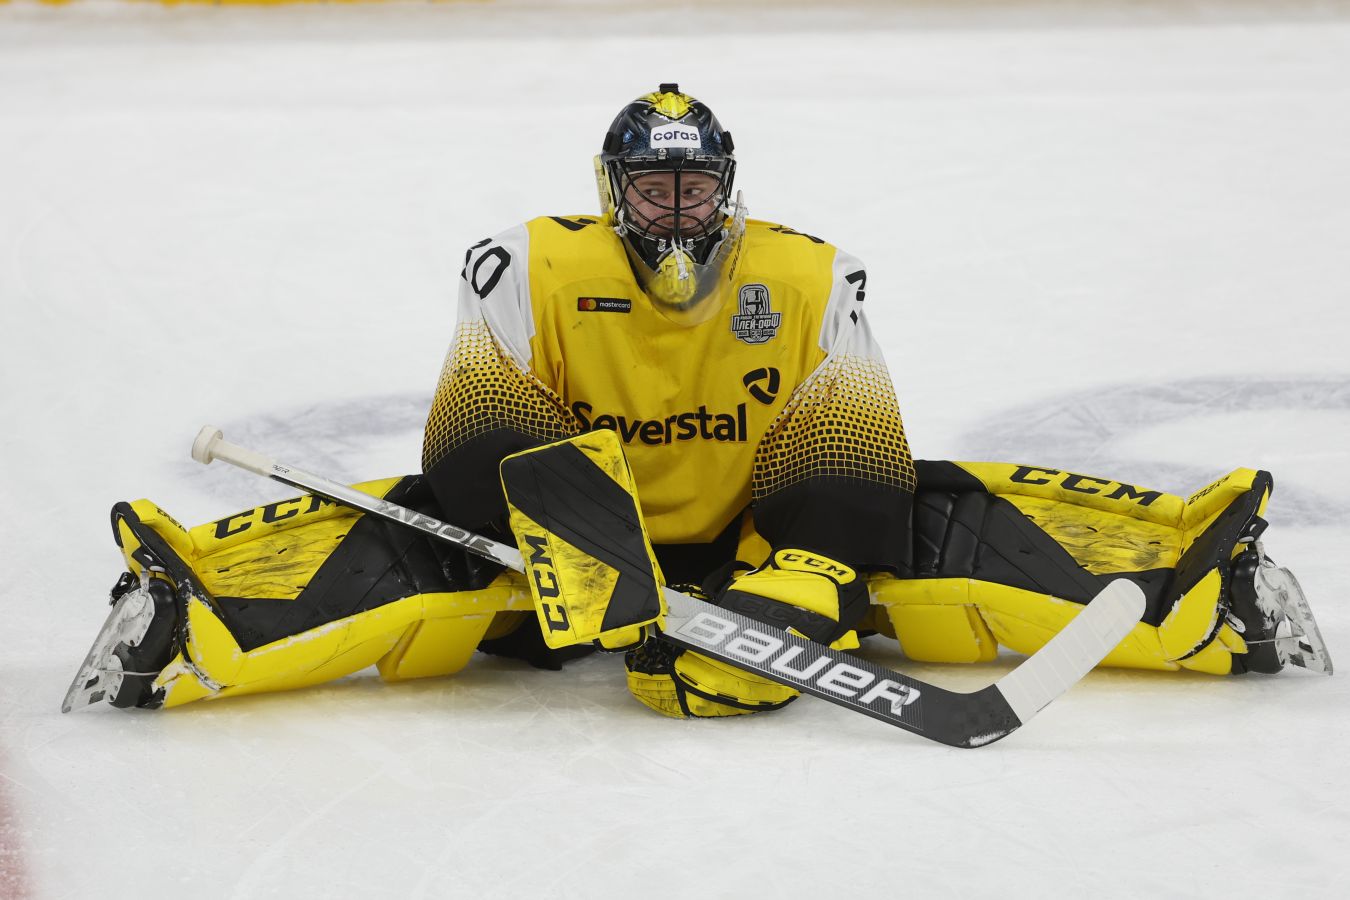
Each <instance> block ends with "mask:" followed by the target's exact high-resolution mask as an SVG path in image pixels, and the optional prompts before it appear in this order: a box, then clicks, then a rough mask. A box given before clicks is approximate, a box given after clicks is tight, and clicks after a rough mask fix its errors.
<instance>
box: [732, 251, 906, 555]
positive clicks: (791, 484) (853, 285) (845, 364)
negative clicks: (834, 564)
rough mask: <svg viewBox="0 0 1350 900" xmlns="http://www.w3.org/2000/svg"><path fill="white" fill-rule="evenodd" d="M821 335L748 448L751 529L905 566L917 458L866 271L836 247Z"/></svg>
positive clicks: (782, 541)
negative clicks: (811, 358) (813, 356)
mask: <svg viewBox="0 0 1350 900" xmlns="http://www.w3.org/2000/svg"><path fill="white" fill-rule="evenodd" d="M832 275H833V282H832V287H831V292H830V297H829V301H828V305H827V308H826V312H825V315H824V317H823V320H822V324H821V328H820V334H819V340H820V349H821V350H822V351H824V353H825V357H824V359H823V360H822V361H821V363H820V364H819V365H818V366H817V367H816V368H815V369H814V370H813V371H812V372H811V374H810V375H809V376H808V377H807V378H806V379H805V380H804V381H803V382H802V383H801V384H799V385H798V386H797V387H796V389H795V390H794V391H793V393H792V395H791V397H789V399H788V402H787V404H786V406H785V407H784V408H783V411H782V413H781V414H780V415H779V416H778V418H777V419H776V420H775V421H774V423H773V424H772V425H771V426H770V428H769V430H768V431H767V432H766V433H765V435H764V437H763V438H762V439H761V440H760V443H759V446H758V447H757V448H756V451H755V460H754V468H753V475H752V481H751V493H752V496H753V499H754V517H755V527H756V530H757V531H758V532H759V533H760V534H761V535H763V536H764V538H765V539H766V540H767V541H768V542H769V543H770V544H771V545H773V546H774V547H801V548H804V549H809V550H814V551H816V552H818V553H824V554H826V555H828V556H831V557H833V558H835V559H838V560H840V561H842V562H847V563H849V564H851V565H853V566H857V567H859V568H864V569H873V570H876V569H886V570H891V571H896V572H902V573H903V572H906V571H908V569H909V557H910V555H911V549H910V543H911V542H910V529H909V525H910V513H911V508H912V505H913V496H914V486H915V477H914V462H913V459H912V458H911V456H910V451H909V443H908V441H907V440H906V438H905V429H904V425H903V424H902V423H901V420H900V407H899V404H898V402H897V401H896V397H895V389H894V387H893V385H892V384H891V377H890V373H889V372H888V371H887V369H886V363H885V361H884V360H883V358H882V353H881V348H880V347H879V346H878V345H877V343H876V340H875V339H874V338H873V336H872V331H871V329H870V328H869V327H868V324H867V318H866V316H865V315H864V313H863V299H864V297H865V295H866V284H867V275H866V272H865V270H864V269H863V267H862V264H861V263H860V262H859V261H858V260H857V259H855V258H854V257H851V256H849V255H848V254H846V253H843V252H842V251H837V252H836V254H835V259H834V262H833V271H832Z"/></svg>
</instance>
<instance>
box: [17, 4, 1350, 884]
mask: <svg viewBox="0 0 1350 900" xmlns="http://www.w3.org/2000/svg"><path fill="white" fill-rule="evenodd" d="M974 6H975V7H976V8H975V9H973V10H967V11H966V12H964V13H961V12H957V11H955V10H953V9H951V8H950V7H921V6H916V5H912V4H899V5H895V6H891V5H887V4H861V5H850V4H848V3H843V4H830V5H829V6H828V7H825V6H823V5H822V7H820V8H818V7H816V6H814V5H811V4H803V3H786V4H782V5H769V4H753V3H749V4H733V5H727V6H716V5H707V4H702V5H700V4H694V5H684V4H669V5H666V6H656V5H653V6H650V7H647V8H646V9H645V11H642V12H632V11H629V10H628V9H627V8H626V7H624V6H620V5H618V4H606V3H584V2H573V3H564V4H560V5H556V6H550V5H547V4H529V3H510V2H508V3H500V4H492V3H473V4H439V5H434V6H432V5H422V4H414V5H403V6H398V5H396V6H390V7H380V8H370V7H348V6H344V5H335V6H306V7H304V8H286V9H215V8H174V9H162V8H159V7H158V6H152V5H139V4H132V5H123V4H104V3H84V4H76V5H74V6H70V7H61V8H49V7H38V6H28V5H11V4H5V5H0V373H3V381H2V382H0V462H2V463H3V480H0V491H2V493H0V499H3V502H4V515H3V517H0V563H3V568H0V608H3V610H4V612H5V614H4V616H3V619H2V620H0V621H3V625H0V636H3V641H0V897H6V898H9V897H35V898H87V897H128V898H130V897H136V898H141V897H165V896H179V897H190V898H192V900H206V898H216V897H220V898H235V897H238V898H254V897H279V898H280V897H285V898H290V897H300V896H319V897H428V898H430V897H437V898H439V897H513V898H514V897H556V898H570V897H577V898H583V897H584V898H595V897H614V898H632V900H648V898H665V897H671V898H682V897H699V898H703V897H707V898H714V897H767V896H781V897H819V896H840V897H849V898H855V897H856V898H862V897H879V896H886V897H1040V896H1066V897H1068V896H1080V897H1083V896H1095V897H1142V896H1155V897H1180V896H1203V897H1225V898H1243V897H1252V898H1256V897H1260V898H1271V897H1299V898H1306V897H1315V896H1328V895H1330V894H1331V893H1334V892H1335V891H1336V890H1337V888H1336V887H1335V886H1337V885H1342V884H1344V883H1345V882H1346V880H1347V876H1350V863H1348V862H1347V859H1348V858H1350V857H1347V854H1346V852H1345V841H1346V837H1347V835H1350V810H1348V809H1347V800H1350V796H1348V791H1347V788H1350V761H1347V756H1346V749H1345V748H1346V741H1347V738H1350V686H1348V685H1350V680H1347V679H1350V675H1347V674H1341V675H1337V676H1335V677H1333V678H1330V679H1325V678H1318V677H1315V676H1310V675H1307V674H1306V673H1304V672H1300V671H1295V672H1291V673H1286V674H1283V675H1280V676H1278V677H1273V678H1261V677H1256V676H1250V677H1245V678H1212V677H1206V676H1201V675H1189V674H1181V675H1159V674H1146V673H1139V672H1128V671H1119V670H1115V671H1111V670H1107V671H1098V672H1094V673H1093V674H1091V675H1089V676H1088V678H1087V679H1086V680H1085V681H1084V682H1083V683H1082V684H1081V685H1080V686H1078V687H1076V688H1075V689H1074V690H1073V691H1071V692H1070V693H1069V694H1068V695H1067V696H1065V697H1064V698H1062V699H1061V700H1059V701H1057V702H1056V703H1055V704H1054V705H1053V706H1052V707H1050V708H1049V709H1048V710H1046V711H1045V712H1044V713H1043V714H1042V715H1041V716H1039V717H1038V718H1037V719H1036V720H1035V721H1034V722H1032V723H1031V724H1029V725H1028V726H1027V727H1026V728H1024V729H1022V730H1021V731H1019V732H1018V733H1017V734H1015V735H1013V736H1012V737H1010V738H1009V739H1008V740H1006V741H1003V742H1001V743H998V744H996V745H993V746H991V747H988V748H985V749H982V750H978V751H958V750H952V749H947V748H945V747H941V746H938V745H934V744H929V743H928V742H926V741H922V740H920V739H917V738H915V737H912V736H910V735H907V734H904V733H902V732H899V731H894V730H891V729H887V728H886V727H884V726H882V725H879V724H877V723H875V722H873V721H871V720H868V719H865V718H862V717H859V716H856V715H851V714H849V713H847V712H845V711H842V710H840V709H837V708H835V707H832V706H828V705H826V704H823V703H820V702H816V701H813V700H810V699H803V700H802V701H800V702H798V703H796V704H794V705H793V706H791V707H789V708H788V709H786V710H784V711H782V712H780V713H776V714H773V715H768V716H760V717H754V718H750V719H746V720H738V721H714V722H676V721H670V720H665V719H662V718H660V717H658V716H656V715H654V714H652V713H649V712H647V711H646V710H644V709H643V708H641V707H640V706H638V705H637V704H636V703H635V702H633V701H632V700H631V699H630V698H629V697H628V696H627V693H626V691H625V689H624V686H623V677H622V664H621V661H620V660H619V659H618V658H614V657H606V658H594V657H592V658H590V659H587V660H584V661H582V662H581V663H579V664H577V665H575V666H572V667H570V668H569V669H568V670H566V671H564V672H563V673H547V672H538V671H534V670H531V669H529V668H527V667H525V666H523V665H517V664H515V663H512V662H508V661H503V660H499V659H488V658H481V657H480V658H478V659H476V660H475V661H474V662H473V663H472V664H471V665H470V666H469V668H468V669H467V670H466V671H465V672H464V673H463V674H462V675H460V676H458V677H456V678H453V679H443V680H433V681H428V682H425V683H416V684H403V685H384V684H382V683H381V682H380V681H379V680H378V679H377V678H376V677H374V674H373V673H365V674H362V675H359V676H355V677H352V678H348V679H345V680H343V681H340V682H337V683H333V684H330V685H327V686H324V687H321V688H317V689H311V690H307V691H301V692H295V693H291V694H285V695H271V696H258V697H252V698H243V699H238V700H233V701H223V702H220V703H200V704H196V705H193V706H189V707H185V708H182V709H179V710H174V711H171V712H167V713H148V714H134V713H132V714H128V713H124V712H119V711H115V710H112V709H109V708H95V709H91V710H87V711H85V712H83V713H81V714H78V715H69V716H62V715H60V714H59V712H58V706H59V703H60V700H61V697H62V694H63V692H64V690H65V688H66V686H67V684H68V683H69V680H70V678H71V677H72V675H73V674H74V671H75V669H76V667H77V665H78V663H79V661H80V659H81V658H82V657H83V655H84V653H85V651H86V650H87V648H88V645H89V642H90V640H91V639H92V638H93V635H94V633H95V631H96V630H97V628H98V626H99V624H100V622H101V621H102V618H103V616H104V612H105V608H106V607H105V602H106V594H107V590H108V588H109V587H110V586H111V585H112V583H113V581H114V580H115V579H116V576H117V575H118V573H119V572H120V571H121V564H120V555H119V554H118V552H117V551H116V549H115V547H114V546H113V543H112V541H111V537H110V534H109V529H108V524H107V511H108V509H109V508H110V506H111V505H112V504H113V503H114V502H115V501H118V500H130V499H135V498H138V497H149V498H151V499H153V500H154V501H156V502H157V503H158V504H160V505H161V506H162V507H164V508H165V509H166V510H168V511H169V512H171V513H173V514H174V515H175V516H176V517H177V518H178V519H179V520H180V521H183V522H184V523H186V524H189V525H191V524H196V523H198V522H202V521H207V520H209V519H213V518H217V517H219V516H221V515H224V514H227V513H229V512H232V511H235V510H238V509H243V508H246V507H249V506H252V505H254V504H255V503H257V502H259V501H262V500H268V499H275V498H278V497H281V496H285V495H286V494H285V492H284V491H283V489H281V488H279V487H275V486H270V485H269V484H267V483H263V482H259V481H257V480H254V479H251V478H250V477H249V476H246V475H243V474H239V473H236V472H232V471H227V470H225V469H223V468H222V467H220V466H213V467H212V468H211V469H203V468H201V467H200V466H197V465H196V464H194V463H192V462H191V461H190V460H189V459H188V454H187V451H188V446H189V444H190V443H191V440H192V438H193V436H194V435H195V434H196V432H197V429H198V427H199V426H201V425H202V424H203V423H205V422H213V423H214V424H217V425H220V426H222V427H223V428H224V429H225V431H226V434H227V436H229V437H230V438H231V439H234V440H237V441H238V442H240V443H244V444H252V445H254V446H256V447H257V448H259V449H262V450H266V451H268V452H271V453H273V454H275V455H277V456H278V457H281V458H283V459H287V460H289V461H292V462H294V463H296V464H298V465H301V466H305V467H307V468H311V469H314V470H318V471H322V472H325V473H327V474H329V475H332V476H333V477H337V478H341V479H348V480H360V479H368V478H375V477H381V476H386V475H394V474H402V473H407V472H411V471H414V470H416V468H417V467H418V460H419V450H420V438H421V424H422V417H423V415H424V413H425V409H426V407H427V404H428V403H429V400H430V395H431V390H432V388H433V386H434V382H435V379H436V375H437V372H438V370H439V367H440V364H441V359H442V355H443V353H444V351H445V347H446V344H447V341H448V339H449V337H450V335H451V329H452V324H453V315H454V304H453V297H454V291H455V283H456V278H457V276H458V270H459V266H460V265H461V261H462V258H463V251H464V248H465V247H466V246H467V245H469V244H471V243H473V242H475V241H477V240H478V239H480V238H482V237H485V236H487V235H489V234H492V233H495V232H498V231H501V230H502V229H504V228H506V227H508V226H510V225H512V224H514V223H516V222H518V221H521V220H523V219H525V218H528V217H532V216H535V215H540V214H570V213H587V212H592V211H594V209H595V206H596V200H595V196H594V187H593V179H592V176H591V162H590V160H591V156H592V155H593V154H594V153H595V152H596V149H597V147H598V145H599V142H600V139H601V137H602V136H603V133H604V130H605V128H606V126H607V125H608V123H609V121H610V119H611V117H612V116H613V115H614V113H615V112H616V111H617V110H618V108H619V107H620V106H621V105H622V104H624V103H625V102H627V101H628V100H630V99H631V98H633V97H634V96H636V95H638V94H640V93H645V92H647V91H649V90H651V89H654V88H655V86H656V85H657V84H658V83H659V82H662V81H678V82H679V83H680V84H681V86H682V87H683V88H684V89H686V90H687V91H689V92H690V93H693V94H694V95H696V96H698V97H700V98H701V99H704V100H705V101H707V102H708V103H709V104H710V105H711V106H712V108H713V109H714V110H715V111H716V112H717V114H718V116H719V117H720V118H721V120H722V122H723V123H724V124H725V125H726V126H727V127H728V128H729V129H730V130H731V131H732V132H733V133H734V134H735V136H736V144H737V152H738V157H739V160H740V162H739V166H740V168H739V173H738V184H739V186H740V187H741V188H742V189H743V190H744V191H745V196H746V200H747V202H748V204H749V206H750V210H751V213H752V215H754V216H755V217H758V218H765V219H770V220H776V221H779V222H783V223H785V224H788V225H791V226H793V227H795V228H798V229H801V230H804V231H808V232H810V233H812V234H819V235H821V236H823V237H825V238H827V239H828V240H830V241H832V242H834V243H836V244H838V245H840V246H842V247H845V248H847V249H848V250H849V251H850V252H852V253H854V254H855V255H857V256H859V257H861V258H862V259H863V260H865V261H866V262H867V263H868V269H869V280H868V303H867V305H868V307H869V313H870V315H871V316H872V324H873V327H874V329H875V331H876V332H877V334H878V336H879V338H880V340H881V342H882V344H883V346H884V347H885V349H886V351H887V355H888V359H889V362H890V366H891V370H892V374H893V377H894V379H895V383H896V386H897V390H898V392H899V395H900V403H901V408H902V410H903V411H904V414H905V422H906V426H907V429H908V433H909V437H910V441H911V444H912V446H913V448H914V452H915V455H916V456H918V457H921V458H927V459H971V460H1002V461H1017V462H1025V463H1029V464H1039V465H1049V466H1053V467H1056V468H1060V469H1066V470H1072V471H1077V472H1084V473H1088V474H1094V475H1105V476H1107V477H1111V478H1115V479H1120V480H1125V481H1128V482H1130V483H1132V484H1140V485H1147V486H1149V487H1153V488H1157V489H1163V490H1168V491H1171V492H1174V493H1181V494H1186V493H1189V492H1191V491H1193V490H1195V489H1196V488H1198V487H1200V486H1202V485H1204V484H1206V483H1208V482H1209V481H1210V480H1212V479H1213V478H1216V477H1218V476H1219V475H1222V474H1224V473H1225V472H1227V471H1229V470H1231V469H1233V468H1235V467H1237V466H1251V467H1257V468H1267V469H1269V470H1271V471H1272V472H1273V473H1274V475H1275V484H1276V490H1275V496H1274V499H1273V501H1272V504H1271V507H1270V516H1269V518H1270V520H1271V523H1272V524H1271V529H1270V531H1269V532H1268V536H1267V539H1266V545H1267V548H1268V550H1269V552H1270V553H1271V554H1272V555H1273V556H1274V557H1275V558H1276V559H1277V560H1279V562H1280V563H1282V564H1284V565H1287V566H1289V567H1291V568H1292V569H1293V570H1294V571H1295V572H1296V573H1297V574H1298V576H1299V578H1300V580H1301V581H1302V583H1303V585H1304V587H1305V589H1306V590H1307V593H1308V596H1309V598H1310V600H1311V602H1312V605H1313V608H1314V610H1315V611H1316V612H1317V613H1318V615H1319V618H1320V621H1321V623H1322V629H1323V633H1324V634H1325V636H1326V638H1327V641H1328V643H1329V644H1330V647H1331V651H1332V654H1333V656H1335V657H1339V659H1340V661H1341V662H1342V664H1343V665H1347V666H1350V611H1348V609H1347V599H1348V598H1347V593H1348V592H1350V574H1348V573H1347V565H1346V556H1347V553H1346V547H1347V544H1348V543H1350V512H1347V509H1348V508H1350V506H1348V504H1350V479H1347V472H1348V471H1350V362H1347V351H1346V345H1347V340H1348V339H1350V311H1347V304H1350V165H1347V147H1348V146H1350V10H1347V7H1346V6H1345V5H1344V4H1338V3H1326V4H1320V5H1318V4H1304V3H1278V2H1275V0H1272V2H1270V3H1269V4H1259V3H1234V4H1223V3H1188V4H1184V5H1183V4H1173V5H1172V6H1175V7H1180V9H1181V11H1176V10H1173V11H1168V5H1167V4H1154V3H1123V2H1118V3H1110V4H1104V5H1101V6H1099V7H1098V8H1097V9H1096V10H1095V11H1092V12H1088V11H1085V10H1084V9H1082V8H1079V7H1076V6H1072V5H1070V4H1065V3H1045V4H1041V5H1036V4H1026V3H1014V2H1009V3H1007V4H997V3H982V4H976V5H974ZM868 654H869V656H870V657H871V658H873V659H877V660H882V661H885V662H886V663H887V664H890V665H893V666H895V667H897V668H900V669H902V670H904V671H906V672H910V673H912V674H916V675H918V676H919V677H922V678H925V679H929V680H932V681H934V682H937V683H939V684H943V685H947V686H954V687H957V688H961V689H974V688H976V687H979V686H982V685H984V684H987V683H989V682H991V681H992V680H994V679H995V678H996V677H997V676H998V675H1000V674H1002V673H1003V672H1005V671H1007V670H1008V669H1009V668H1010V667H1011V666H1012V665H1013V664H1014V663H1015V659H1014V658H1012V657H1008V658H1004V659H1001V660H1000V661H999V662H998V663H996V664H994V665H989V666H983V667H959V666H934V665H916V664H913V663H909V662H907V661H906V660H904V659H903V657H902V656H901V654H900V653H899V651H898V650H897V649H895V648H893V647H887V646H882V645H881V644H879V643H875V642H874V645H873V646H872V647H871V648H870V649H869V651H868Z"/></svg>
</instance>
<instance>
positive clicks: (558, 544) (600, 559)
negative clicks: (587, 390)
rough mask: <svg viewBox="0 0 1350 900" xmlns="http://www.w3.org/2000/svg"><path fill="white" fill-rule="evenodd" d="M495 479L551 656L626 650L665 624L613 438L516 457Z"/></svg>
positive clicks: (629, 480)
mask: <svg viewBox="0 0 1350 900" xmlns="http://www.w3.org/2000/svg"><path fill="white" fill-rule="evenodd" d="M501 476H502V486H503V488H504V489H505V492H506V501H507V507H508V509H509V511H510V518H511V530H512V531H513V532H514V533H515V536H516V543H517V545H518V546H519V547H520V552H521V556H522V557H523V560H524V563H525V572H526V580H527V581H528V582H529V585H530V590H531V591H532V592H533V594H534V599H535V604H536V610H537V612H538V614H539V623H540V626H541V630H542V632H543V635H544V642H545V643H546V644H547V645H548V646H549V647H550V648H553V649H557V648H560V647H567V646H571V645H573V644H580V643H585V642H589V641H593V640H605V641H606V643H610V642H613V643H616V644H623V643H632V642H635V641H636V639H637V638H638V636H639V635H640V629H641V627H642V626H644V625H648V624H650V623H652V622H655V621H657V620H658V619H659V618H660V617H661V616H662V614H663V613H664V611H665V608H664V604H663V601H662V599H661V585H662V577H661V572H660V567H659V566H658V565H657V562H656V554H655V551H654V550H653V549H652V544H651V539H650V537H649V536H648V535H647V529H646V526H645V525H644V523H643V520H642V512H641V509H640V508H639V506H638V499H637V489H636V487H635V486H634V483H633V474H632V472H631V471H630V470H629V468H628V461H627V460H626V459H625V458H624V455H623V447H622V446H621V445H620V443H619V439H618V436H617V435H616V434H615V433H614V432H612V431H608V430H603V429H602V430H597V431H592V432H588V433H586V434H582V435H578V436H576V437H573V438H568V439H567V440H563V441H557V442H555V443H551V444H545V445H544V446H542V447H536V448H534V449H532V450H526V451H524V452H522V453H517V454H514V455H512V456H509V457H507V458H506V459H505V460H503V461H502V465H501Z"/></svg>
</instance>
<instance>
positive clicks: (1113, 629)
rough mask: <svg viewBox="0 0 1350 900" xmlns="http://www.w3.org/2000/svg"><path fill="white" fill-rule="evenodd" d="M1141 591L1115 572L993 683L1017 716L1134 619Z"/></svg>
mask: <svg viewBox="0 0 1350 900" xmlns="http://www.w3.org/2000/svg"><path fill="white" fill-rule="evenodd" d="M1145 603H1146V601H1145V599H1144V592H1143V591H1142V590H1140V589H1139V586H1138V585H1136V584H1134V583H1133V582H1131V581H1128V580H1126V579H1124V578H1117V579H1116V580H1115V581H1113V582H1111V583H1110V584H1108V585H1107V586H1106V587H1105V588H1103V589H1102V590H1101V592H1100V593H1098V594H1097V596H1096V597H1093V598H1092V600H1090V601H1089V602H1088V604H1087V605H1086V606H1085V607H1083V609H1082V611H1081V612H1079V613H1078V615H1077V616H1075V617H1074V619H1073V621H1072V622H1070V623H1069V624H1068V625H1066V626H1065V627H1064V628H1063V629H1061V630H1060V632H1059V634H1057V635H1055V636H1054V637H1053V638H1051V639H1050V641H1049V642H1048V643H1047V644H1046V645H1045V646H1044V647H1042V648H1041V649H1040V650H1038V651H1037V652H1036V653H1035V654H1034V655H1033V656H1031V657H1030V658H1028V659H1027V660H1026V661H1025V662H1024V663H1022V664H1021V665H1020V666H1018V667H1017V668H1016V669H1013V670H1012V671H1011V672H1009V673H1008V674H1007V675H1004V676H1003V677H1002V678H1000V679H999V680H998V682H997V683H996V685H995V686H996V687H997V688H998V690H999V693H1001V694H1002V695H1003V697H1004V699H1006V700H1007V701H1008V705H1009V706H1011V707H1012V710H1013V712H1014V713H1015V714H1016V715H1017V718H1018V720H1019V721H1021V722H1022V723H1023V724H1026V722H1027V720H1028V719H1030V718H1031V717H1032V716H1034V715H1036V713H1038V712H1040V711H1041V710H1042V709H1044V708H1045V707H1046V706H1047V705H1049V704H1050V702H1051V701H1052V700H1054V699H1055V698H1056V697H1058V696H1060V695H1061V694H1063V693H1064V692H1065V691H1067V690H1068V689H1069V688H1071V687H1073V686H1074V685H1075V684H1077V683H1078V682H1079V681H1080V680H1082V678H1083V676H1084V675H1086V674H1087V673H1088V672H1090V671H1091V670H1092V669H1093V668H1094V667H1095V666H1096V665H1097V664H1098V663H1100V662H1101V661H1102V660H1103V659H1104V658H1105V657H1106V655H1107V654H1108V653H1110V652H1111V651H1112V650H1114V649H1115V648H1116V645H1117V644H1119V643H1120V642H1121V641H1122V640H1124V638H1125V636H1126V635H1127V634H1129V633H1130V632H1131V631H1132V630H1134V626H1135V625H1137V624H1139V617H1140V616H1142V615H1143V614H1144V606H1145Z"/></svg>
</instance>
